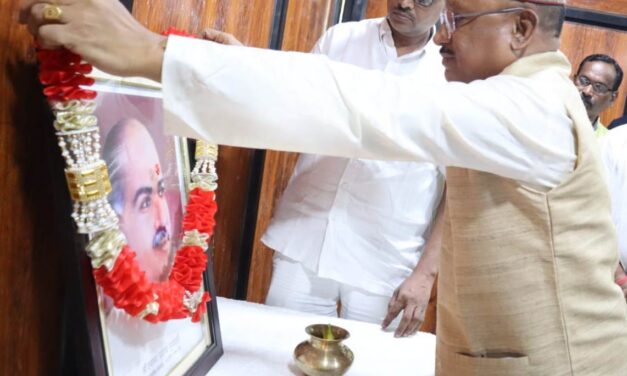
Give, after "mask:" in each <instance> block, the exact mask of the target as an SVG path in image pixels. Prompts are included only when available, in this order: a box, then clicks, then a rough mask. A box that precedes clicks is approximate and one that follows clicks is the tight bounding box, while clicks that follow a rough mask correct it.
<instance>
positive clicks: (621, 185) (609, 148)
mask: <svg viewBox="0 0 627 376" xmlns="http://www.w3.org/2000/svg"><path fill="white" fill-rule="evenodd" d="M601 156H602V158H603V162H604V164H605V168H606V169H607V177H608V183H609V188H610V197H611V199H612V218H613V220H614V225H615V226H616V234H617V236H618V251H619V252H620V259H621V265H619V268H618V270H617V272H616V281H617V282H618V283H619V285H621V287H622V289H623V292H624V294H625V296H626V297H627V280H626V279H625V270H624V266H625V265H627V128H625V127H619V128H616V129H612V130H611V131H609V132H608V135H607V137H603V139H602V141H601Z"/></svg>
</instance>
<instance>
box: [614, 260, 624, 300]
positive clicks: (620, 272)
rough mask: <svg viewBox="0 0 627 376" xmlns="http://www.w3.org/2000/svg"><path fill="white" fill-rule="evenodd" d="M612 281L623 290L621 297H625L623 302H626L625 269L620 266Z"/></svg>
mask: <svg viewBox="0 0 627 376" xmlns="http://www.w3.org/2000/svg"><path fill="white" fill-rule="evenodd" d="M614 279H615V280H616V283H617V284H618V285H619V286H620V288H621V289H623V295H624V296H625V300H627V273H625V269H623V267H622V265H620V264H619V265H618V267H617V268H616V272H615V273H614Z"/></svg>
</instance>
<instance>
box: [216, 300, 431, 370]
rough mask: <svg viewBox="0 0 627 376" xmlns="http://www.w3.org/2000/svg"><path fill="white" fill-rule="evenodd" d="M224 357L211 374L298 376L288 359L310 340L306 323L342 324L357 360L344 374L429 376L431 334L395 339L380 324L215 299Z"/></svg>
mask: <svg viewBox="0 0 627 376" xmlns="http://www.w3.org/2000/svg"><path fill="white" fill-rule="evenodd" d="M218 313H219V316H220V328H221V332H222V342H223V345H224V355H223V356H222V358H221V359H220V360H219V361H218V362H217V363H216V365H215V366H214V367H213V368H212V369H211V371H210V372H209V375H210V376H240V375H254V376H264V375H268V376H280V375H302V373H301V372H300V371H299V370H298V369H297V368H296V366H295V365H294V363H293V361H292V352H293V351H294V348H295V347H296V345H298V344H299V343H300V342H302V341H304V340H306V339H308V338H309V336H308V335H307V334H306V333H305V327H307V326H308V325H310V324H327V323H331V324H333V325H337V326H341V327H342V328H344V329H346V330H348V331H349V332H350V335H351V336H350V338H349V339H347V340H346V341H345V342H344V343H345V344H346V345H347V346H348V347H349V348H350V349H351V350H352V351H353V353H354V355H355V360H354V362H353V365H352V367H351V368H350V370H349V371H348V373H347V374H346V375H353V376H362V375H363V376H368V375H372V376H385V375H393V376H403V375H408V376H409V375H411V376H432V375H434V373H435V371H434V370H435V336H433V335H431V334H427V333H418V334H416V335H415V336H413V337H408V338H394V336H393V333H392V332H384V331H382V330H381V328H380V327H379V325H376V324H370V323H364V322H359V321H353V320H344V319H338V318H329V317H324V316H315V315H311V314H307V313H302V312H297V311H292V310H287V309H283V308H276V307H269V306H265V305H261V304H255V303H249V302H243V301H237V300H230V299H225V298H218Z"/></svg>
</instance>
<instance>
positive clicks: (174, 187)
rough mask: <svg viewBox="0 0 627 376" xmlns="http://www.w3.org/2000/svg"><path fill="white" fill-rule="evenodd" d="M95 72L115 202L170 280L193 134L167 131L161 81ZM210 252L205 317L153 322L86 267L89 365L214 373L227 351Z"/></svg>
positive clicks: (155, 276) (149, 374)
mask: <svg viewBox="0 0 627 376" xmlns="http://www.w3.org/2000/svg"><path fill="white" fill-rule="evenodd" d="M92 77H93V78H95V80H96V82H95V84H94V85H93V86H92V88H91V89H93V90H95V91H96V92H97V93H98V96H97V98H96V111H95V112H94V114H95V115H96V117H97V118H98V126H99V128H100V142H101V145H102V148H101V155H102V157H103V159H104V160H105V162H106V163H107V167H108V169H109V175H110V180H111V185H112V192H111V193H110V195H109V202H110V204H111V205H112V207H113V209H114V211H115V212H116V214H117V215H118V218H119V221H120V223H119V226H120V230H121V231H122V232H123V233H124V234H125V236H126V238H127V242H128V245H129V246H130V247H131V248H132V249H133V250H134V251H135V252H136V254H137V258H136V259H137V262H138V264H139V266H140V267H141V268H142V269H143V270H144V271H145V273H146V276H147V278H148V279H149V280H150V281H152V282H159V281H164V280H167V278H168V274H169V271H170V268H171V266H172V263H173V260H174V254H175V252H176V249H178V247H179V245H180V241H181V238H182V236H181V231H182V230H181V228H180V224H181V219H182V217H183V210H184V207H185V204H186V197H187V193H188V191H189V180H190V177H189V174H190V163H191V161H190V155H189V153H188V142H187V140H185V139H182V138H180V137H174V136H168V135H165V134H164V131H163V111H162V104H161V100H162V99H161V91H160V86H159V84H158V83H155V82H152V81H149V80H144V79H122V78H119V77H115V76H110V75H107V74H104V73H102V72H99V71H96V72H94V73H93V74H92ZM79 243H81V242H79ZM82 243H83V244H84V241H83V242H82ZM209 259H210V261H209V265H208V267H207V270H206V271H205V273H204V286H203V288H204V289H205V290H206V291H208V292H209V293H210V295H211V296H212V297H213V299H212V300H211V301H210V302H208V303H207V312H206V314H205V315H204V316H203V317H202V319H201V321H200V322H198V323H192V321H191V319H189V318H188V319H179V320H170V321H168V322H164V323H158V324H152V323H149V322H147V321H145V320H142V319H139V318H135V317H131V316H130V315H128V314H127V313H126V312H124V311H122V310H120V309H118V308H116V307H114V306H113V304H112V302H111V300H110V299H109V298H108V297H107V296H106V295H105V294H103V292H102V290H101V289H100V288H99V287H98V286H96V284H95V283H94V282H93V276H91V273H89V275H88V274H87V273H85V272H83V278H82V279H83V281H84V282H85V280H87V283H84V284H85V285H84V286H83V288H82V290H83V299H84V300H85V304H86V315H87V318H86V319H87V328H88V329H87V336H88V337H89V343H90V352H91V359H92V360H93V364H92V366H90V367H87V368H88V369H89V371H91V370H93V372H89V371H88V373H90V374H91V373H93V374H104V375H111V376H113V375H115V376H118V375H138V376H143V375H145V376H158V375H172V376H174V375H204V374H206V373H207V372H208V370H209V369H210V368H211V367H212V366H213V364H214V363H215V362H216V361H217V360H218V359H219V357H220V356H221V355H222V352H223V350H222V342H221V336H220V329H219V319H218V311H217V305H216V300H215V289H214V284H213V275H212V265H211V257H209ZM83 266H84V265H83ZM89 278H91V280H89Z"/></svg>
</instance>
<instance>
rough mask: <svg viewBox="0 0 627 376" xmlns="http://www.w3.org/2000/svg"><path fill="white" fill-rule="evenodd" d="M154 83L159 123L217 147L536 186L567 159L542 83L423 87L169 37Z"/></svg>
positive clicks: (303, 59) (320, 60) (557, 112)
mask: <svg viewBox="0 0 627 376" xmlns="http://www.w3.org/2000/svg"><path fill="white" fill-rule="evenodd" d="M544 81H546V80H544ZM162 82H163V88H164V93H163V95H164V109H165V122H166V131H167V132H168V133H172V134H177V135H181V136H185V137H191V138H200V139H206V140H208V141H211V142H215V143H218V144H223V145H232V146H240V147H249V148H262V149H274V150H283V151H295V152H304V153H311V154H326V155H333V156H340V157H348V158H370V159H378V160H413V161H419V162H431V163H434V164H438V165H446V166H457V167H464V168H470V169H476V170H481V171H486V172H491V173H495V174H498V175H502V176H505V177H509V178H513V179H516V180H520V181H522V182H526V183H530V184H534V185H538V186H542V187H553V186H555V185H557V184H559V182H560V181H561V180H562V179H563V177H564V176H565V175H567V174H568V173H569V172H570V171H572V169H573V166H574V162H575V146H574V138H573V131H572V125H571V122H570V120H569V119H568V117H567V115H566V112H565V110H564V106H563V104H562V103H561V102H560V101H559V99H557V98H555V95H553V96H552V95H551V91H550V88H548V87H544V86H543V84H542V82H543V80H531V79H521V78H516V77H512V76H497V77H494V78H491V79H488V80H484V81H477V82H474V83H472V84H460V83H449V84H446V85H442V86H440V87H429V86H425V85H424V84H421V83H418V82H414V81H412V80H411V79H408V78H399V77H396V76H393V75H387V74H385V73H382V72H378V71H372V70H364V69H359V68H357V67H354V66H352V65H348V64H342V63H337V62H332V61H329V60H328V59H327V58H325V57H323V56H316V55H312V54H302V53H286V52H276V51H270V50H261V49H254V48H246V47H234V46H222V45H218V44H215V43H211V42H206V41H200V40H194V39H188V38H181V37H176V36H171V37H170V40H169V42H168V48H167V50H166V53H165V60H164V66H163V76H162Z"/></svg>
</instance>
